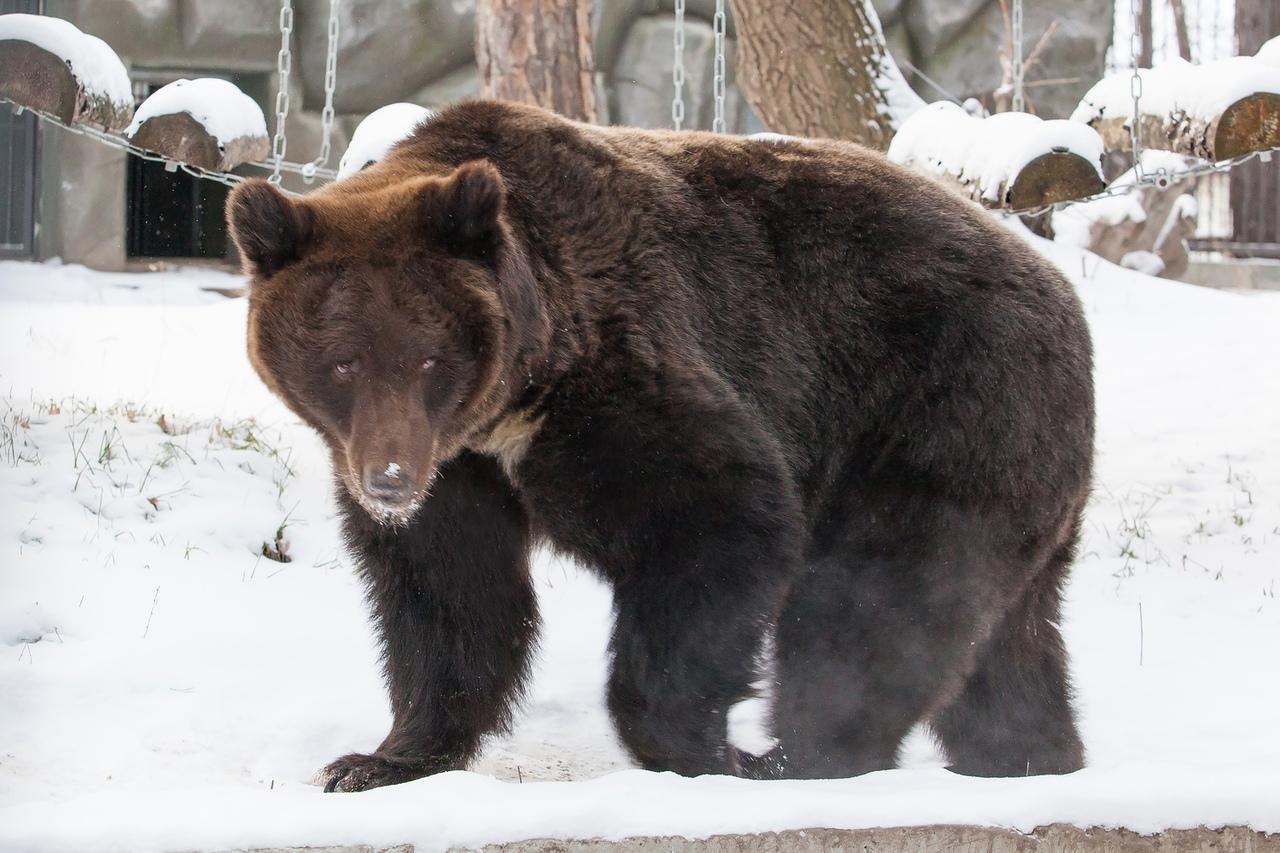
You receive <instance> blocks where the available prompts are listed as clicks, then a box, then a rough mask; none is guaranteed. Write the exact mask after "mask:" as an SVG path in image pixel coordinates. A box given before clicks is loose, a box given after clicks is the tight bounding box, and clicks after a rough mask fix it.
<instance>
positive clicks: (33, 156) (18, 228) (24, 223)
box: [0, 0, 40, 258]
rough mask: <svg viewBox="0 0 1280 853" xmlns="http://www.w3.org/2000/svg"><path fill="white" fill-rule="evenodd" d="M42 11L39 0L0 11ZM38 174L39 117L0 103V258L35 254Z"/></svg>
mask: <svg viewBox="0 0 1280 853" xmlns="http://www.w3.org/2000/svg"><path fill="white" fill-rule="evenodd" d="M39 11H40V2H39V0H0V14H7V13H9V12H27V13H32V14H34V13H37V12H39ZM39 175H40V125H39V120H38V119H37V118H36V117H35V116H34V115H32V114H31V113H23V114H22V115H16V114H15V113H14V108H13V106H12V105H11V104H0V258H33V257H35V254H36V200H37V199H38V198H39V197H40V195H39Z"/></svg>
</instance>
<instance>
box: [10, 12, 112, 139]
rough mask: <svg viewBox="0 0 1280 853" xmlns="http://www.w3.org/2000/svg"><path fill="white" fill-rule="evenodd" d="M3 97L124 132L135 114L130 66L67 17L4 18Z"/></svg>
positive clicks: (60, 116)
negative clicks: (126, 68)
mask: <svg viewBox="0 0 1280 853" xmlns="http://www.w3.org/2000/svg"><path fill="white" fill-rule="evenodd" d="M0 42H4V43H5V47H4V50H3V52H2V53H0V94H2V95H3V96H4V97H5V98H7V99H9V100H11V101H13V102H14V103H17V104H20V105H22V106H24V107H30V108H32V109H35V110H39V111H40V112H44V113H49V114H52V115H54V116H56V117H57V118H58V119H59V120H60V121H62V122H64V123H66V124H89V125H95V126H97V127H101V128H103V129H105V130H118V129H120V128H122V127H124V126H125V125H126V124H128V123H129V117H130V116H131V115H132V114H133V87H132V86H131V84H130V83H129V74H128V72H127V71H125V67H124V63H123V62H121V61H120V57H119V56H117V55H116V53H115V51H113V50H112V49H111V47H110V46H109V45H108V44H107V43H106V42H104V41H103V40H102V39H100V38H96V37H94V36H91V35H88V34H86V33H84V32H83V31H81V30H80V28H78V27H77V26H75V25H74V24H72V23H70V22H68V21H64V20H62V19H61V18H50V17H46V16H44V15H24V14H12V15H0Z"/></svg>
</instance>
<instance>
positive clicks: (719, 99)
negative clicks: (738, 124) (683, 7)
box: [711, 0, 728, 133]
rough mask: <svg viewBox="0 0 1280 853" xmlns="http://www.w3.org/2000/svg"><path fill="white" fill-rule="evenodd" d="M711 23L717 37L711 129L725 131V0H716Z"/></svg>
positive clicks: (726, 20) (715, 131) (726, 19)
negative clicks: (713, 107)
mask: <svg viewBox="0 0 1280 853" xmlns="http://www.w3.org/2000/svg"><path fill="white" fill-rule="evenodd" d="M711 23H712V28H713V29H714V30H715V37H716V40H715V47H716V64H715V77H714V79H713V82H712V87H711V93H712V98H713V99H714V101H715V118H714V119H712V121H711V130H712V132H714V133H724V78H725V68H724V51H725V45H724V40H725V39H724V37H725V29H726V28H727V26H728V18H727V16H726V15H725V0H716V13H715V16H714V17H713V18H712V19H711Z"/></svg>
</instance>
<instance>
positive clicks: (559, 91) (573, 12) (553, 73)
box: [476, 0, 596, 122]
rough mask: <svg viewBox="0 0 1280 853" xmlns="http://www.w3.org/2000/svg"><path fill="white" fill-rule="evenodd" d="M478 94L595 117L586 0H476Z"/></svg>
mask: <svg viewBox="0 0 1280 853" xmlns="http://www.w3.org/2000/svg"><path fill="white" fill-rule="evenodd" d="M476 64H477V65H478V66H479V68H480V94H481V95H482V96H483V97H486V98H503V99H505V100H509V101H519V102H521V103H525V104H534V105H537V106H540V107H546V108H547V109H549V110H554V111H555V112H558V113H560V114H561V115H563V116H566V117H568V118H572V119H577V120H578V121H588V122H591V121H595V120H596V81H595V58H594V51H593V49H592V45H591V0H477V3H476Z"/></svg>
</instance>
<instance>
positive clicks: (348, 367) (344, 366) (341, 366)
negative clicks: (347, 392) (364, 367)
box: [333, 359, 360, 381]
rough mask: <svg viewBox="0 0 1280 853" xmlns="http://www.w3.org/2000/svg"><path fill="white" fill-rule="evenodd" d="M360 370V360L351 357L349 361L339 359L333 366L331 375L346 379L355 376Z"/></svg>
mask: <svg viewBox="0 0 1280 853" xmlns="http://www.w3.org/2000/svg"><path fill="white" fill-rule="evenodd" d="M359 370H360V362H358V361H356V360H354V359H352V360H351V361H340V362H338V363H337V364H335V365H334V366H333V376H334V378H335V379H338V380H342V381H345V380H348V379H350V378H351V377H353V376H355V375H356V373H358V372H359Z"/></svg>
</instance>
